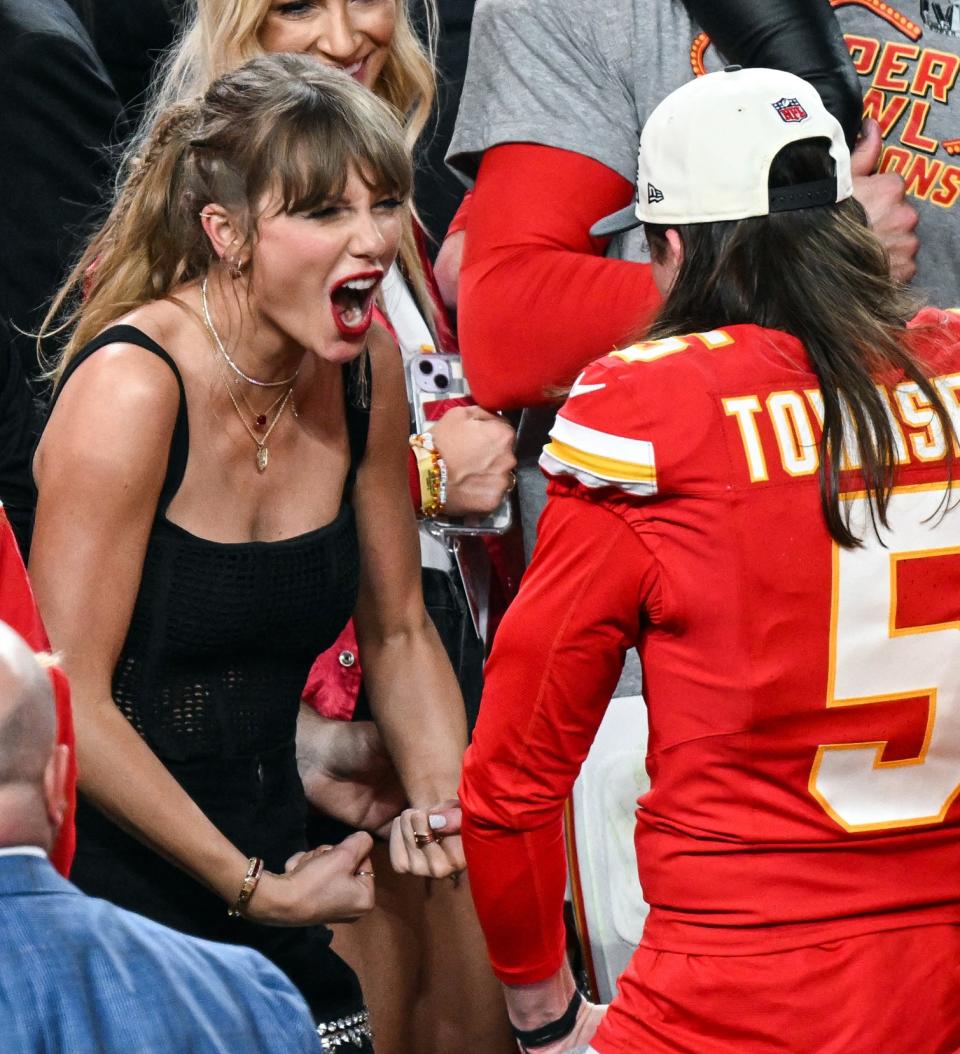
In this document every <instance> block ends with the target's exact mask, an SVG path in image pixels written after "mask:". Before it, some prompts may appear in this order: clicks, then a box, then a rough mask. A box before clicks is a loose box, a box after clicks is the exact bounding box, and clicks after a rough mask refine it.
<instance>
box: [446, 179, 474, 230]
mask: <svg viewBox="0 0 960 1054" xmlns="http://www.w3.org/2000/svg"><path fill="white" fill-rule="evenodd" d="M472 200H473V191H472V190H468V191H467V192H466V194H464V195H463V201H461V202H460V207H459V208H458V209H457V211H456V212H455V213H454V214H453V219H452V220H451V221H450V226H449V227H448V228H447V233H446V235H445V236H444V237H447V238H449V237H450V235H451V234H459V233H460V231H465V230H466V229H467V217H468V216H469V215H470V202H471V201H472Z"/></svg>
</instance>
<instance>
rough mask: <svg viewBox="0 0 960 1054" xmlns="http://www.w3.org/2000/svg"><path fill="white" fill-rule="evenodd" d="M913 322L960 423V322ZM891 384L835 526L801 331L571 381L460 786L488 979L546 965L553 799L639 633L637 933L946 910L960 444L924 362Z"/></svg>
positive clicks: (954, 855) (932, 917)
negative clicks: (889, 448)
mask: <svg viewBox="0 0 960 1054" xmlns="http://www.w3.org/2000/svg"><path fill="white" fill-rule="evenodd" d="M915 326H918V327H920V326H922V327H923V328H922V329H917V330H916V332H917V333H920V334H922V337H918V348H919V349H920V351H921V353H922V357H923V358H924V360H925V362H926V364H927V366H928V368H929V370H930V372H931V376H932V377H933V378H935V384H936V386H937V389H938V391H939V392H940V394H941V395H942V397H943V400H944V402H945V404H946V406H947V408H948V411H949V413H950V415H951V419H952V422H953V424H954V428H955V430H956V431H957V433H958V434H960V317H958V316H957V315H952V314H950V313H942V312H935V311H926V312H923V313H922V314H921V316H918V319H917V320H916V322H915ZM879 390H880V392H881V395H882V396H883V398H884V399H885V400H886V401H887V403H888V405H889V407H890V414H891V420H892V422H893V424H894V432H895V435H896V437H897V453H898V461H899V465H898V469H897V473H896V486H895V489H894V492H893V494H892V496H891V498H890V503H889V508H888V512H887V515H888V523H889V525H888V527H883V526H879V525H878V532H879V533H875V532H874V530H873V529H872V527H871V526H870V521H869V514H868V513H867V512H866V506H865V503H864V501H863V498H862V495H861V494H859V493H858V492H857V490H856V487H857V473H856V464H855V454H853V453H849V452H848V458H847V460H848V464H847V465H846V466H845V468H846V469H848V471H847V472H846V473H845V475H844V480H845V481H846V484H847V485H849V487H850V488H852V489H851V490H850V492H849V493H846V494H845V495H844V499H843V501H844V506H845V507H849V509H850V513H851V522H852V524H853V525H854V527H855V531H856V533H857V534H858V535H859V536H860V537H862V539H863V545H862V547H860V548H856V549H843V548H841V547H839V546H838V545H837V544H836V543H835V542H834V541H833V540H832V538H831V537H830V535H829V533H828V531H827V529H826V525H825V522H824V517H823V513H822V510H821V504H820V493H819V476H818V469H819V448H818V442H819V438H820V434H821V424H820V422H821V419H822V413H823V406H822V397H821V395H820V392H819V389H818V384H817V380H816V377H815V375H814V374H813V373H812V371H811V369H810V366H809V362H808V360H807V357H806V354H805V352H804V349H803V347H802V346H801V344H800V343H799V342H798V341H797V340H796V339H794V338H793V337H790V336H788V335H786V334H784V333H780V332H776V331H772V330H765V329H761V328H759V327H756V326H743V325H740V326H732V327H730V328H728V329H725V330H718V331H715V332H711V333H704V334H695V335H693V336H689V337H684V338H671V339H667V340H660V341H652V342H648V343H644V344H639V345H635V346H633V347H630V348H626V349H624V350H622V351H617V352H614V353H613V354H611V355H609V356H607V357H605V358H603V359H601V360H599V361H598V362H596V363H594V364H593V365H592V366H590V367H589V368H588V369H587V370H586V371H585V372H584V373H583V374H581V376H580V377H579V378H578V379H577V381H576V383H575V384H574V386H573V389H572V390H571V392H570V396H569V398H568V400H567V402H566V404H565V406H564V407H563V409H562V411H561V412H560V414H559V416H558V418H557V421H556V425H555V427H554V429H553V431H552V432H551V441H550V443H549V444H548V445H547V447H546V448H545V450H544V453H543V457H542V459H541V465H542V467H543V469H544V471H545V472H546V473H547V475H548V476H549V477H550V479H551V482H550V493H551V497H550V500H549V502H548V506H547V509H546V511H545V513H544V516H543V519H542V521H541V534H540V537H539V540H538V546H537V550H536V552H535V554H534V559H533V561H532V563H531V567H530V569H529V571H528V573H527V576H526V577H525V579H524V581H523V584H522V586H521V591H520V595H519V597H518V599H517V601H515V603H514V605H513V606H512V607H511V609H510V610H509V612H508V614H507V616H506V618H505V620H504V623H503V625H502V627H501V629H500V632H499V635H498V637H497V640H496V642H495V645H494V650H493V655H492V657H491V660H490V663H489V666H488V671H487V677H486V688H485V692H484V700H483V705H482V707H481V712H480V721H479V724H478V727H477V730H476V733H475V736H474V741H473V745H472V746H471V748H470V750H469V751H468V755H467V759H466V764H465V774H464V782H463V788H462V797H463V802H464V813H465V819H464V830H465V835H464V837H465V845H466V849H467V854H468V859H469V862H470V867H471V873H472V876H473V878H472V883H471V885H472V888H473V891H474V894H475V898H476V900H477V904H478V910H479V912H480V915H481V921H482V923H483V924H484V928H485V931H486V934H487V939H488V945H489V948H490V952H491V957H492V960H493V962H494V966H495V969H496V970H497V972H498V974H499V976H500V977H501V978H502V979H503V980H504V981H507V982H508V983H513V984H524V983H531V982H534V981H537V980H541V979H543V978H545V977H547V976H549V975H550V974H551V973H552V972H554V971H555V970H556V969H557V968H558V967H559V965H560V963H561V961H562V956H563V931H562V924H561V906H562V899H563V886H564V872H563V845H562V834H561V811H562V805H563V801H564V799H565V798H566V796H567V795H568V793H569V791H570V788H571V786H572V783H573V780H574V779H575V778H576V775H577V771H578V769H579V766H580V764H581V762H582V760H583V758H584V757H585V755H586V752H587V750H588V749H589V745H590V742H591V740H592V737H593V735H594V733H595V731H596V728H597V725H598V724H599V722H600V720H601V718H602V716H603V712H604V710H605V708H606V705H607V702H608V700H609V698H610V696H611V694H612V689H613V686H614V685H615V683H616V679H617V674H618V672H619V669H620V665H621V663H622V657H623V654H624V652H625V651H626V649H627V648H629V647H631V646H636V647H637V648H638V650H639V653H640V658H641V662H642V667H643V679H644V687H643V690H644V698H645V700H646V704H647V708H648V716H649V726H650V734H649V748H648V756H647V769H648V772H649V775H650V779H651V789H650V791H649V792H648V793H647V794H645V795H644V796H643V797H642V798H641V800H640V802H639V807H638V811H637V828H636V849H637V858H638V865H639V875H640V881H641V883H642V886H643V891H644V895H645V898H646V900H647V901H648V903H649V904H650V908H651V910H650V916H649V919H648V920H647V923H646V927H645V931H644V938H643V942H644V944H645V945H646V946H648V947H651V948H659V949H664V950H672V951H679V952H690V953H697V952H701V953H709V952H719V953H727V954H730V953H752V952H763V951H773V950H777V949H786V948H798V947H804V946H806V945H812V944H816V943H820V942H822V941H825V940H831V939H835V938H839V937H844V936H853V935H856V934H862V933H869V932H876V931H879V930H883V929H894V928H898V927H903V926H907V925H912V924H914V923H932V922H938V921H958V920H960V830H958V828H960V806H958V805H957V804H956V802H955V799H956V796H957V794H958V792H960V634H958V632H957V630H958V628H960V509H953V510H951V509H949V508H948V507H947V506H948V505H949V504H950V503H951V502H952V503H954V504H956V503H958V501H960V464H958V465H956V466H955V467H954V468H953V470H952V475H953V477H956V479H955V481H954V482H953V483H951V482H950V477H951V469H950V468H949V467H948V462H947V459H946V457H945V455H946V452H947V449H946V447H947V443H948V442H950V441H951V440H950V439H948V437H946V436H945V435H944V431H943V429H942V428H941V426H940V423H939V421H938V419H936V418H935V417H934V416H933V415H932V412H931V410H930V408H929V405H928V404H927V403H926V402H925V399H924V397H923V396H922V393H920V392H919V390H918V388H917V386H916V385H915V384H912V383H909V382H907V383H897V381H896V379H895V378H891V379H890V383H889V384H885V385H882V386H879Z"/></svg>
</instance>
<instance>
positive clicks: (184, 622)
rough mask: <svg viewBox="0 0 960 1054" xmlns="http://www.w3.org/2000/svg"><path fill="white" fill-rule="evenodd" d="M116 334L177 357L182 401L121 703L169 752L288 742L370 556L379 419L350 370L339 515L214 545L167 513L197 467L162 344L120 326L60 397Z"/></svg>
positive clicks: (104, 336) (73, 364)
mask: <svg viewBox="0 0 960 1054" xmlns="http://www.w3.org/2000/svg"><path fill="white" fill-rule="evenodd" d="M117 342H123V343H128V344H135V345H137V346H138V347H142V348H145V349H147V350H148V351H151V352H153V353H154V354H155V355H157V356H158V357H159V358H161V359H162V360H163V361H164V362H165V363H167V365H168V366H169V367H170V369H171V370H172V371H173V373H174V376H175V377H176V379H177V384H178V386H179V388H180V406H179V409H178V412H177V419H176V424H175V426H174V431H173V438H172V441H171V444H170V452H169V459H168V464H167V472H166V477H165V479H164V483H163V489H162V491H161V495H160V501H159V503H158V506H157V513H156V517H155V519H154V522H153V526H152V529H151V532H150V538H149V542H148V544H147V550H146V554H145V558H144V564H143V574H142V578H141V582H140V588H139V591H138V593H137V599H136V604H135V606H134V610H133V616H132V618H131V621H130V629H129V632H128V634H127V638H126V640H125V641H124V644H123V648H122V650H121V653H120V657H119V660H118V662H117V666H116V669H115V672H114V676H113V695H114V699H115V700H116V703H117V706H119V708H120V709H121V711H122V712H123V713H124V714H125V715H126V717H127V719H128V720H129V721H130V723H131V724H132V725H133V726H134V728H136V730H137V731H138V732H139V733H140V735H141V736H143V738H144V739H145V740H146V741H147V742H148V743H149V744H150V746H151V747H152V748H153V750H154V751H155V753H156V754H157V755H158V756H160V757H161V758H163V759H166V760H170V761H190V760H197V759H201V758H213V757H216V758H218V759H220V760H221V761H222V760H224V759H227V758H230V757H235V758H239V757H251V756H253V755H260V754H263V753H264V752H267V751H269V750H271V749H272V748H275V747H279V746H281V745H284V744H287V743H289V742H290V741H291V739H292V737H293V734H294V731H295V727H296V720H297V712H298V708H299V703H300V697H301V693H302V690H303V687H304V684H305V683H306V679H307V674H308V672H309V670H310V667H311V665H312V663H313V661H314V659H315V658H316V657H317V655H319V654H320V652H322V651H324V650H325V649H326V648H328V647H329V646H330V645H331V644H332V643H333V642H334V641H335V640H336V638H337V636H338V635H339V633H340V631H341V630H342V629H343V627H344V625H345V624H346V622H347V620H348V619H349V617H350V615H351V614H352V613H353V609H354V605H355V602H356V598H357V588H358V582H359V568H360V556H359V548H358V542H357V532H356V525H355V522H354V515H353V509H352V507H351V506H350V504H349V497H350V494H351V491H352V488H353V483H354V479H355V475H356V468H357V465H358V464H359V462H360V460H361V459H362V457H363V453H364V450H365V447H366V439H367V428H368V422H369V411H368V410H366V409H364V408H362V407H360V406H358V405H357V399H356V391H357V388H358V385H357V378H358V375H359V374H358V370H357V368H356V365H355V364H351V365H350V366H345V367H344V377H343V384H344V401H345V411H346V422H347V431H348V436H349V442H350V467H349V470H348V473H347V479H346V483H345V486H344V494H343V502H342V504H341V507H340V510H339V512H338V513H337V515H336V517H335V518H334V519H333V520H332V521H331V522H330V523H328V524H326V525H324V526H323V527H319V528H317V529H316V530H313V531H309V532H307V533H306V534H301V535H298V536H296V537H293V538H287V539H284V540H282V541H277V542H239V543H224V542H213V541H209V540H207V539H203V538H198V537H196V536H195V535H193V534H191V533H190V532H189V531H186V530H184V529H183V528H182V527H178V526H177V525H176V524H173V523H171V522H170V521H169V520H168V519H167V517H166V510H167V507H168V506H169V504H170V502H171V500H172V499H173V496H174V495H175V494H176V492H177V490H178V488H179V487H180V484H181V482H182V480H183V475H184V471H185V469H186V464H187V453H188V449H189V427H188V420H187V403H186V394H185V392H184V387H183V380H182V378H181V376H180V372H179V370H178V369H177V366H176V364H175V363H174V361H173V359H172V358H171V357H170V356H169V355H168V354H167V352H166V351H164V350H163V348H161V347H160V346H159V345H158V344H157V343H156V342H155V341H153V340H151V339H150V338H149V337H148V336H146V335H145V334H144V333H142V332H141V331H140V330H138V329H136V328H134V327H132V326H112V327H111V328H109V329H107V330H105V331H104V332H103V333H101V334H100V335H99V336H98V337H97V338H96V339H95V340H93V341H91V342H90V343H89V344H87V345H86V346H85V347H84V348H83V349H82V350H81V351H80V352H79V353H78V354H77V355H76V357H75V358H74V359H72V360H71V361H70V363H69V364H68V366H67V368H66V370H65V371H64V375H63V377H62V379H61V381H60V384H59V386H58V388H57V393H56V395H55V396H54V401H56V398H57V396H59V393H60V392H61V391H62V390H63V387H64V385H65V384H66V383H67V381H68V380H69V379H70V377H71V376H72V374H73V372H74V371H75V370H76V369H77V368H78V367H79V366H80V365H81V364H82V363H83V362H84V361H86V359H87V358H89V357H90V356H91V355H92V354H94V352H96V351H97V350H99V349H100V348H102V347H104V346H105V345H107V344H112V343H117ZM367 387H368V389H369V385H367Z"/></svg>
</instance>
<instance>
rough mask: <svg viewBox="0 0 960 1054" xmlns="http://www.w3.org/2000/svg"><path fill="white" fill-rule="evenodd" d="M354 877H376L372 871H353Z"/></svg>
mask: <svg viewBox="0 0 960 1054" xmlns="http://www.w3.org/2000/svg"><path fill="white" fill-rule="evenodd" d="M353 875H354V878H376V877H377V876H376V875H375V874H374V872H373V871H354V873H353Z"/></svg>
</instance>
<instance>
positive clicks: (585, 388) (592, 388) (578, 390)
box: [567, 373, 606, 399]
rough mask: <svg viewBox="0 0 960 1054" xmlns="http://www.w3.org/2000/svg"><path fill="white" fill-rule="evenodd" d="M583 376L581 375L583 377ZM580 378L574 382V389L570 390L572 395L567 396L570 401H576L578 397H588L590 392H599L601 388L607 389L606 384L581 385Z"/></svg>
mask: <svg viewBox="0 0 960 1054" xmlns="http://www.w3.org/2000/svg"><path fill="white" fill-rule="evenodd" d="M582 376H583V374H582V373H581V374H580V377H582ZM580 377H578V378H577V379H576V380H575V381H574V382H573V387H572V388H571V389H570V394H569V395H568V396H567V398H568V399H574V398H576V397H577V396H578V395H586V394H587V393H588V392H598V391H600V389H601V388H606V385H605V384H581V383H580Z"/></svg>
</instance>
